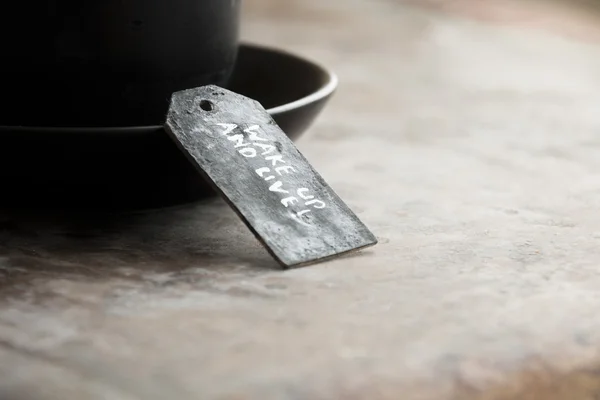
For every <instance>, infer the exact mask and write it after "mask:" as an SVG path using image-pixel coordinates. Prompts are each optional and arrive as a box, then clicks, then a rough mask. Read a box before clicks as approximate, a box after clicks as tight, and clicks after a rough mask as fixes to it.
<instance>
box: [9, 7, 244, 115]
mask: <svg viewBox="0 0 600 400" xmlns="http://www.w3.org/2000/svg"><path fill="white" fill-rule="evenodd" d="M5 3H7V4H3V5H2V7H1V8H0V48H1V49H2V50H1V52H0V61H1V64H2V68H1V69H0V89H1V93H2V96H3V97H4V100H5V101H4V103H5V104H6V103H8V105H7V106H5V107H3V109H0V125H24V126H65V127H67V126H86V127H95V126H140V125H154V124H161V123H162V121H163V119H164V117H165V114H166V111H167V108H168V101H169V98H170V95H171V94H172V93H173V92H174V91H177V90H182V89H186V88H191V87H197V86H202V85H206V84H216V85H220V86H224V85H226V83H227V81H228V78H229V76H230V73H231V72H232V69H233V66H234V63H235V59H236V54H237V47H238V30H239V11H240V4H239V3H240V1H239V0H168V1H167V0H37V1H11V2H5Z"/></svg>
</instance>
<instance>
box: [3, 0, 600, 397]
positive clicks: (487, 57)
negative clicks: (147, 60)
mask: <svg viewBox="0 0 600 400" xmlns="http://www.w3.org/2000/svg"><path fill="white" fill-rule="evenodd" d="M251 2H252V4H249V3H251ZM247 3H248V5H247V8H246V11H245V20H244V21H245V26H244V37H245V38H246V39H248V40H252V41H255V42H259V43H263V44H271V45H277V46H280V47H284V48H286V49H288V50H292V51H296V52H299V53H301V54H304V55H307V56H309V57H311V58H314V59H317V60H320V61H322V62H324V63H326V64H327V65H329V66H331V67H332V68H333V69H335V71H336V72H337V73H338V74H339V76H340V79H341V87H340V89H339V91H338V93H337V95H336V97H335V99H334V100H333V101H332V103H331V105H330V107H329V108H328V109H327V110H326V111H325V113H324V115H323V116H322V118H321V119H320V120H319V121H318V123H317V125H316V126H315V127H314V129H312V130H311V132H310V133H309V134H308V135H307V136H305V137H304V138H302V139H301V140H300V142H299V143H298V145H299V147H300V148H301V150H302V151H303V152H304V153H305V155H306V156H307V157H308V158H309V159H310V160H311V161H312V162H313V163H314V165H315V166H316V167H317V169H319V170H320V171H321V172H322V174H323V176H324V177H325V178H326V179H327V180H328V181H329V182H330V183H331V184H332V186H333V187H334V188H335V189H336V190H337V191H338V193H339V194H340V195H341V196H342V197H343V198H344V199H345V200H347V202H348V203H349V204H350V205H351V206H352V207H353V208H354V210H356V211H357V213H358V214H359V215H360V217H361V218H362V219H363V220H364V221H365V222H366V223H367V224H368V225H369V226H370V227H371V228H372V229H373V230H374V231H375V233H376V234H377V235H378V236H379V238H380V245H378V246H377V247H375V248H373V249H371V250H369V251H366V252H363V253H361V254H360V255H357V256H354V257H349V258H344V259H339V260H336V261H332V262H328V263H326V264H322V265H317V266H313V267H309V268H303V269H297V270H293V271H286V272H283V271H281V270H279V269H278V267H277V265H276V263H275V262H274V261H272V260H271V259H270V257H269V256H268V254H267V253H266V252H265V251H264V250H263V249H262V248H261V247H260V246H259V245H258V243H257V242H256V240H255V239H254V238H253V237H252V235H251V234H250V233H249V232H248V231H247V230H246V229H245V227H244V226H243V225H242V223H241V222H239V221H238V220H237V218H236V217H235V215H234V214H233V212H231V211H230V210H229V209H228V208H227V207H226V206H225V205H223V204H222V203H221V202H220V201H216V202H213V203H209V204H201V205H198V206H196V207H190V208H181V209H174V210H168V211H163V212H158V213H155V214H147V215H137V216H127V217H125V216H123V217H113V218H112V219H111V218H103V219H101V220H99V221H88V222H85V223H77V224H74V223H67V222H66V219H65V218H63V217H60V216H57V217H56V218H54V219H48V220H41V221H40V220H39V219H34V218H32V217H24V216H18V215H12V216H3V217H2V218H0V254H1V257H0V399H2V400H55V399H56V400H64V399H94V400H96V399H111V400H112V399H114V400H121V399H127V400H129V399H135V400H140V399H177V400H187V399H236V400H238V399H260V400H275V399H278V400H279V399H302V400H304V399H306V400H320V399H328V400H329V399H369V400H379V399H382V400H383V399H385V400H396V399H406V400H412V399H415V400H416V399H419V400H421V399H423V400H429V399H463V398H465V399H543V400H553V399H563V400H578V399H582V400H583V399H594V398H598V397H594V396H600V372H599V371H600V369H599V368H598V366H599V365H600V362H599V361H600V354H598V350H599V349H600V212H599V208H600V114H599V112H598V110H599V109H600V95H599V93H600V47H598V45H596V44H594V43H593V42H594V41H593V40H591V41H588V43H583V41H579V39H577V38H574V37H572V36H570V35H565V34H564V33H565V32H564V30H562V29H558V30H553V29H546V28H547V27H544V28H543V29H529V28H527V27H526V26H524V25H526V24H523V23H522V22H523V21H521V22H520V23H518V24H514V23H512V22H511V21H510V19H509V20H508V21H506V20H504V21H500V22H498V23H490V22H489V20H487V19H484V20H480V19H477V18H473V14H469V15H468V17H464V16H463V14H462V13H461V12H460V10H459V11H458V12H452V13H450V14H446V13H440V12H438V11H436V8H435V6H433V7H426V8H419V7H415V6H414V5H413V6H408V5H405V4H403V3H400V2H394V1H374V0H373V1H372V0H365V1H358V0H331V1H321V0H294V1H292V0H285V1H281V0H253V1H248V2H247ZM513 6H514V3H513ZM587 18H588V19H590V18H591V16H589V15H588V16H587ZM566 23H569V24H571V26H575V25H577V21H570V22H569V21H567V22H566ZM589 28H590V29H591V30H593V26H590V27H589Z"/></svg>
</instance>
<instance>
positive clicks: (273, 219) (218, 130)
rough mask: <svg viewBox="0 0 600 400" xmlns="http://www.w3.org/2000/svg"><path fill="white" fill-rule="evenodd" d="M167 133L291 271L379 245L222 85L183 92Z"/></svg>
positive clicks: (264, 117)
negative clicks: (293, 268)
mask: <svg viewBox="0 0 600 400" xmlns="http://www.w3.org/2000/svg"><path fill="white" fill-rule="evenodd" d="M165 130H166V131H167V133H168V134H169V135H170V136H171V138H172V139H173V140H174V141H175V143H176V144H177V145H178V147H179V148H180V150H182V151H183V153H185V154H186V156H187V157H188V159H189V160H190V161H191V162H192V163H193V164H194V166H195V167H196V168H197V170H198V172H200V173H201V174H202V175H203V176H204V178H206V179H207V180H208V181H209V182H210V183H212V184H213V186H214V187H215V188H216V189H217V191H218V192H219V193H220V194H221V195H222V196H223V197H224V198H225V200H226V201H227V202H228V203H229V205H230V206H231V207H232V208H233V209H234V210H235V211H236V212H237V213H238V215H239V216H240V217H241V218H242V219H243V220H244V222H245V223H246V225H247V226H248V227H249V228H250V229H251V230H252V232H253V233H254V234H255V235H256V237H257V238H258V239H259V240H260V241H261V242H262V243H263V245H264V246H265V247H266V248H267V250H268V251H269V252H270V253H271V254H272V255H273V256H274V257H275V258H276V259H277V260H278V261H279V262H280V263H281V264H282V265H283V266H284V267H297V266H301V265H305V264H310V263H314V262H317V261H321V260H323V259H326V258H330V257H334V256H337V255H341V254H344V253H347V252H350V251H353V250H358V249H361V248H364V247H367V246H372V245H375V244H376V243H377V239H376V238H375V236H374V235H373V234H372V233H371V232H370V231H369V229H368V228H367V227H366V226H365V225H364V224H363V223H362V222H361V221H360V220H359V219H358V218H357V217H356V215H355V214H354V213H353V212H352V211H351V210H350V209H349V208H348V206H346V204H344V202H343V201H342V200H341V199H340V198H339V197H338V196H337V195H336V194H335V193H334V192H333V190H332V189H331V188H330V187H329V186H328V185H327V184H326V183H325V181H324V180H323V178H322V177H321V176H320V175H319V174H318V173H317V172H316V171H315V170H314V169H313V167H312V166H311V165H310V164H309V163H308V161H307V160H306V159H305V158H304V156H303V155H302V154H300V152H299V151H298V149H297V148H296V146H295V145H294V144H293V142H292V141H291V140H290V139H289V138H288V137H287V136H286V135H285V133H284V132H283V131H282V130H281V128H279V126H277V124H276V123H275V121H274V120H273V119H272V117H271V116H270V115H269V113H268V112H267V111H266V110H265V109H264V108H263V107H262V106H261V105H260V104H259V103H258V102H256V101H254V100H252V99H249V98H247V97H244V96H242V95H240V94H237V93H233V92H231V91H228V90H225V89H222V88H220V87H217V86H204V87H200V88H196V89H190V90H184V91H181V92H177V93H175V94H173V97H172V98H171V105H170V108H169V112H168V115H167V120H166V124H165Z"/></svg>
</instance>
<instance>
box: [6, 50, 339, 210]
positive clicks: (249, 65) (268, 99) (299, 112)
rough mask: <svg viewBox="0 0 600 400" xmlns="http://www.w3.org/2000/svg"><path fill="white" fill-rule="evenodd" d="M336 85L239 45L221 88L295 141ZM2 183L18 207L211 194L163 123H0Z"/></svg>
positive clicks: (156, 202) (132, 202)
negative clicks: (258, 107) (255, 106)
mask: <svg viewBox="0 0 600 400" xmlns="http://www.w3.org/2000/svg"><path fill="white" fill-rule="evenodd" d="M336 82H337V81H336V79H335V76H334V75H333V74H331V73H330V72H328V71H327V70H326V69H324V68H322V67H320V66H319V65H317V64H315V63H312V62H310V61H307V60H304V59H302V58H300V57H297V56H294V55H292V54H289V53H285V52H282V51H278V50H275V49H270V48H264V47H259V46H253V45H249V44H243V45H242V46H241V47H240V51H239V55H238V60H237V63H236V67H235V69H234V73H233V76H232V78H231V80H230V83H229V84H228V85H227V88H228V89H230V90H232V91H235V92H238V93H240V94H243V95H245V96H248V97H250V98H253V99H255V100H257V101H259V102H260V103H261V104H262V105H263V106H264V107H265V108H267V110H268V111H269V112H270V113H271V115H272V116H273V118H274V119H275V121H276V122H277V123H278V124H279V126H280V127H281V128H282V129H283V130H284V132H286V134H287V135H288V136H289V137H290V138H292V139H296V138H298V137H299V136H300V135H301V134H302V133H303V132H304V131H305V130H306V129H307V128H308V127H309V126H310V124H311V123H312V122H313V121H314V119H315V118H316V117H317V115H318V114H319V113H320V111H321V110H322V108H323V107H324V105H325V104H326V102H327V100H328V99H329V97H330V96H331V95H332V93H333V91H334V89H335V86H336ZM46 106H49V107H53V106H57V107H58V106H59V105H53V104H52V103H47V104H46ZM0 122H1V121H0ZM0 182H2V189H3V190H2V196H1V197H2V198H1V199H0V203H1V204H2V205H9V206H19V207H36V208H47V207H52V208H54V207H59V208H75V209H88V208H92V209H119V210H121V209H145V208H159V207H165V206H172V205H176V204H181V203H186V202H192V201H196V200H200V199H202V198H206V197H207V196H212V195H214V192H213V190H212V189H211V188H210V186H209V185H208V184H207V183H206V182H204V180H203V179H202V178H201V177H200V176H199V175H198V173H197V172H195V170H194V169H193V167H192V166H191V165H190V164H189V163H188V162H187V160H186V159H185V157H184V156H183V155H182V154H181V153H180V152H179V150H178V149H177V148H176V146H175V144H174V143H173V142H172V141H171V139H169V137H168V136H167V134H166V133H165V132H164V131H163V130H162V127H161V126H141V127H87V128H62V127H27V126H19V127H14V126H0Z"/></svg>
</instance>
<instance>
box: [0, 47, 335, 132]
mask: <svg viewBox="0 0 600 400" xmlns="http://www.w3.org/2000/svg"><path fill="white" fill-rule="evenodd" d="M240 47H244V48H247V49H252V50H259V51H266V52H270V53H277V54H279V55H283V56H286V57H289V58H292V59H294V60H295V61H297V62H301V63H303V64H305V65H306V66H307V67H311V68H313V69H315V70H317V71H318V72H319V73H320V74H321V75H322V76H323V78H324V79H323V83H322V84H321V86H320V88H319V89H317V90H315V91H313V92H312V93H310V94H308V95H306V96H304V97H302V98H300V99H297V100H294V101H291V102H289V103H285V104H281V105H279V106H276V107H271V108H268V109H267V112H268V113H269V114H270V115H271V116H277V115H280V114H284V113H287V112H290V111H293V110H296V109H299V108H302V107H305V106H307V105H310V104H312V103H316V102H318V101H321V100H323V99H325V98H327V97H329V96H331V95H332V94H333V93H334V92H335V91H336V90H337V87H338V85H339V79H338V76H337V75H336V74H335V72H333V70H331V69H329V68H327V67H326V66H324V65H322V64H319V63H317V62H315V61H313V60H311V59H309V58H306V57H304V56H300V55H298V54H295V53H292V52H290V51H287V50H283V49H280V48H277V47H274V46H268V45H260V44H255V43H251V42H241V43H240ZM162 128H163V127H162V125H140V126H105V127H102V126H97V127H96V126H95V127H87V126H82V127H77V126H68V127H61V126H28V125H0V131H6V130H11V131H37V132H42V131H57V130H59V131H62V132H65V133H67V132H70V131H71V132H72V131H77V132H80V133H83V132H87V133H119V132H130V133H131V132H138V131H140V132H141V131H144V132H146V131H150V130H160V129H162Z"/></svg>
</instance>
